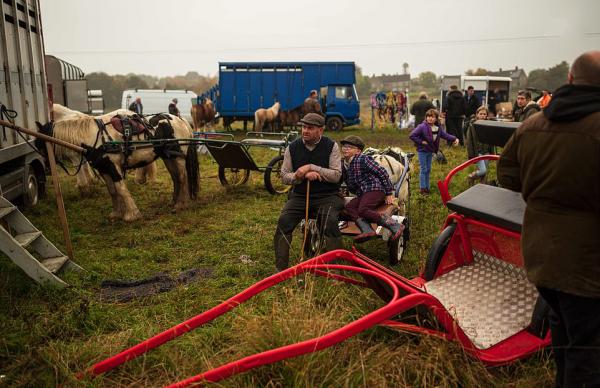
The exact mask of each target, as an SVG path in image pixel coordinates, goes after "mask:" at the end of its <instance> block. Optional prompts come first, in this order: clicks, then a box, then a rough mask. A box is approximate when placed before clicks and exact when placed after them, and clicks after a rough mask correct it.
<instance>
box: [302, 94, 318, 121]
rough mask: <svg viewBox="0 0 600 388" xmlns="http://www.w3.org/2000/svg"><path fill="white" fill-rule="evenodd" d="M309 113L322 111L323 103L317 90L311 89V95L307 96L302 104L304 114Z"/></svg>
mask: <svg viewBox="0 0 600 388" xmlns="http://www.w3.org/2000/svg"><path fill="white" fill-rule="evenodd" d="M309 113H319V114H320V113H321V104H320V103H319V95H318V94H317V91H316V90H311V91H310V95H309V96H308V97H306V99H305V100H304V103H303V104H302V114H303V115H307V114H309Z"/></svg>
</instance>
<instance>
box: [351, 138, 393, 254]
mask: <svg viewBox="0 0 600 388" xmlns="http://www.w3.org/2000/svg"><path fill="white" fill-rule="evenodd" d="M340 144H341V145H342V155H343V157H344V164H343V166H342V175H343V177H344V181H345V182H346V185H347V186H348V190H349V191H350V192H351V193H354V194H356V197H354V198H353V199H352V200H351V201H350V202H348V203H347V204H346V212H347V213H348V215H349V216H350V219H351V220H352V221H354V223H355V224H356V226H358V228H359V229H360V231H361V233H360V234H359V235H357V236H355V237H354V241H356V242H358V243H361V242H365V241H367V240H370V239H371V238H373V237H375V236H376V235H377V233H375V231H374V230H373V228H372V227H371V223H372V222H374V223H376V224H377V225H381V226H383V227H384V228H386V229H388V230H389V231H390V232H391V236H390V240H392V241H395V240H397V239H399V238H400V236H401V235H402V231H403V230H404V228H403V227H402V226H401V225H400V224H398V223H397V222H396V221H394V219H393V218H391V217H389V216H387V215H380V214H379V213H378V212H377V211H376V210H375V209H377V207H378V206H380V205H382V204H383V203H386V204H388V205H391V204H393V203H394V195H393V191H394V186H393V185H392V181H391V180H390V177H389V175H388V173H387V171H386V170H385V168H383V167H382V166H381V165H379V164H378V163H377V162H376V161H375V160H374V159H373V158H372V157H371V156H369V155H365V154H363V153H362V150H363V149H364V148H365V143H364V142H363V140H362V139H361V138H360V137H358V136H354V135H350V136H346V138H344V139H343V140H342V141H340ZM394 264H395V263H394Z"/></svg>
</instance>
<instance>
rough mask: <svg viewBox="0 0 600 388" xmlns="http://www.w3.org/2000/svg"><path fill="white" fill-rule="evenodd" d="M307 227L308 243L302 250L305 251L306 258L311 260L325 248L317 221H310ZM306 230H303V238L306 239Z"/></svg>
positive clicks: (305, 225)
mask: <svg viewBox="0 0 600 388" xmlns="http://www.w3.org/2000/svg"><path fill="white" fill-rule="evenodd" d="M306 227H308V234H307V236H306V243H305V244H304V246H303V247H302V249H304V256H305V257H307V258H309V257H314V256H316V255H318V254H319V253H320V251H321V247H322V246H323V244H322V241H323V239H322V236H321V233H320V232H319V228H318V226H317V220H313V219H311V220H308V226H307V224H306V223H305V224H304V228H306ZM304 228H303V229H302V238H304Z"/></svg>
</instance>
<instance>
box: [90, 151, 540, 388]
mask: <svg viewBox="0 0 600 388" xmlns="http://www.w3.org/2000/svg"><path fill="white" fill-rule="evenodd" d="M486 159H489V160H497V159H498V157H497V156H496V155H485V156H480V157H477V158H474V159H471V160H469V161H468V162H465V163H463V164H461V165H460V166H458V167H457V168H455V169H453V170H452V171H451V172H450V173H449V174H448V176H447V177H446V179H445V180H444V181H443V182H438V187H439V188H440V193H442V200H443V201H444V204H445V203H446V202H447V201H448V200H450V198H451V196H450V194H449V192H448V186H449V184H450V181H451V180H452V177H453V176H454V175H455V174H456V173H457V172H458V171H460V170H462V169H464V168H466V167H467V166H469V165H471V164H473V163H476V162H477V161H479V160H486ZM450 223H456V224H457V231H456V232H455V234H454V236H453V237H452V239H451V241H450V244H449V246H448V249H447V250H446V253H445V254H444V256H443V257H442V260H441V264H440V266H439V268H438V271H437V273H436V274H435V277H437V276H440V275H442V274H443V273H446V272H449V271H451V270H453V269H455V268H458V267H460V266H462V265H464V264H468V263H469V262H472V261H473V254H472V246H473V245H476V246H479V248H481V247H484V248H485V249H486V250H488V251H490V252H491V254H493V255H494V256H496V257H498V258H501V259H505V260H506V261H508V262H510V263H512V264H515V265H519V266H522V258H521V256H520V250H519V249H518V246H519V245H518V243H519V242H520V238H521V236H520V234H519V233H515V232H512V231H509V230H506V229H502V228H499V227H497V226H494V225H490V224H487V223H485V222H481V221H477V220H473V219H469V218H467V217H465V216H463V215H460V214H456V213H453V214H450V215H449V216H448V218H447V219H446V222H445V224H444V227H445V226H447V225H449V224H450ZM515 244H516V245H515ZM506 246H508V248H506ZM515 246H516V248H514V247H515ZM334 260H335V261H336V262H339V261H342V262H346V263H347V265H341V264H331V263H330V262H332V261H334ZM332 271H333V272H332ZM339 271H345V272H351V273H355V274H359V275H361V276H362V277H363V279H364V280H365V281H360V280H356V279H354V278H350V277H348V276H345V275H341V274H339V273H337V272H339ZM303 273H311V274H314V275H316V276H323V277H326V278H329V279H333V280H338V281H342V282H345V283H348V284H352V285H355V286H361V287H370V288H372V289H373V290H374V291H376V292H377V293H378V294H379V295H380V296H382V297H383V298H384V300H386V301H387V304H386V305H385V306H383V307H381V308H379V309H377V310H375V311H373V312H371V313H369V314H367V315H365V316H363V317H361V318H360V319H357V320H356V321H353V322H350V323H348V324H346V325H345V326H343V327H341V328H339V329H336V330H334V331H332V332H330V333H327V334H325V335H323V336H320V337H317V338H313V339H309V340H306V341H302V342H299V343H295V344H290V345H286V346H282V347H279V348H276V349H271V350H267V351H264V352H261V353H257V354H253V355H250V356H247V357H244V358H242V359H239V360H235V361H232V362H230V363H228V364H225V365H222V366H220V367H218V368H215V369H212V370H209V371H206V372H204V373H201V374H199V375H196V376H193V377H190V378H188V379H186V380H183V381H180V382H177V383H175V384H173V385H170V387H185V386H188V385H190V384H194V383H199V382H217V381H219V380H222V379H224V378H227V377H229V376H232V375H234V374H238V373H242V372H245V371H247V370H249V369H252V368H256V367H259V366H262V365H266V364H271V363H274V362H277V361H281V360H284V359H287V358H292V357H297V356H300V355H303V354H307V353H311V352H315V351H318V350H322V349H325V348H327V347H330V346H332V345H335V344H337V343H340V342H342V341H344V340H346V339H348V338H350V337H352V336H354V335H356V334H358V333H360V332H362V331H364V330H367V329H369V328H371V327H373V326H375V325H382V326H386V327H390V328H393V329H396V330H401V331H409V332H414V333H419V334H425V335H434V336H438V337H441V338H444V339H447V340H454V341H458V342H460V343H461V345H462V346H463V348H464V349H465V350H466V351H467V353H469V354H470V355H472V356H473V357H475V358H477V359H479V360H481V361H482V362H483V363H485V364H487V365H490V366H496V365H503V364H507V363H510V362H513V361H515V360H517V359H521V358H524V357H527V356H528V355H530V354H532V353H534V352H537V351H539V350H540V349H542V348H544V347H546V346H548V345H549V344H550V333H547V335H546V336H545V337H544V338H539V337H536V336H534V335H532V334H530V333H529V332H527V331H526V330H522V331H520V332H518V333H517V334H515V335H513V336H511V337H509V338H507V339H506V340H504V341H502V342H500V343H497V344H495V345H493V346H491V347H489V348H487V349H478V348H477V347H476V346H475V345H474V344H473V342H472V341H471V340H470V339H469V338H468V337H467V336H466V334H465V333H464V332H463V330H462V329H461V328H460V327H459V325H458V324H457V322H456V321H455V320H454V318H453V317H452V316H451V315H450V313H449V312H448V311H447V310H446V309H445V308H444V306H443V305H442V304H441V303H440V302H439V301H438V300H437V299H436V298H435V297H433V296H432V295H430V294H428V293H427V292H426V290H425V285H426V281H425V280H424V279H423V277H422V276H419V277H416V278H414V279H410V280H409V279H407V278H404V277H403V276H401V275H399V274H397V273H395V272H393V271H391V270H390V269H388V268H386V267H384V266H382V265H381V264H379V263H377V262H375V261H373V260H371V259H369V258H368V257H366V256H364V255H363V254H361V253H360V252H358V251H356V250H354V252H348V251H344V250H336V251H332V252H327V253H325V254H323V255H320V256H318V257H315V258H313V259H310V260H307V261H304V262H301V263H300V264H298V265H296V266H295V267H292V268H289V269H287V270H285V271H282V272H279V273H277V274H275V275H273V276H270V277H268V278H266V279H264V280H262V281H260V282H258V283H256V284H254V285H253V286H251V287H248V288H247V289H246V290H244V291H242V292H241V293H239V294H237V295H235V296H233V297H232V298H230V299H228V300H226V301H225V302H223V303H221V304H220V305H218V306H215V307H213V308H212V309H210V310H208V311H206V312H204V313H201V314H199V315H197V316H195V317H193V318H191V319H189V320H187V321H185V322H183V323H181V324H179V325H177V326H174V327H172V328H171V329H169V330H166V331H164V332H162V333H160V334H158V335H156V336H154V337H152V338H150V339H148V340H146V341H143V342H141V343H139V344H138V345H135V346H133V347H131V348H129V349H127V350H124V351H122V352H121V353H119V354H117V355H115V356H112V357H110V358H107V359H106V360H104V361H101V362H99V363H97V364H95V365H93V366H92V367H90V368H89V369H87V370H86V371H85V373H84V374H82V375H81V376H80V377H83V376H85V375H88V376H95V375H99V374H101V373H104V372H107V371H110V370H112V369H114V368H116V367H117V366H119V365H121V364H123V363H125V362H127V361H129V360H132V359H134V358H136V357H138V356H139V355H141V354H144V353H145V352H147V351H149V350H152V349H154V348H156V347H158V346H160V345H162V344H164V343H165V342H167V341H170V340H172V339H174V338H176V337H178V336H180V335H182V334H184V333H187V332H188V331H191V330H193V329H195V328H197V327H199V326H201V325H203V324H205V323H207V322H210V321H212V320H213V319H215V318H217V317H219V316H221V315H223V314H225V313H226V312H228V311H230V310H232V309H234V308H235V307H237V306H238V305H240V304H241V303H244V302H245V301H247V300H248V299H250V298H252V297H253V296H255V295H257V294H259V293H261V292H262V291H265V290H266V289H269V288H271V287H273V286H275V285H277V284H279V283H281V282H283V281H286V280H289V279H290V278H292V277H295V276H298V275H300V274H303ZM417 306H422V307H424V308H426V309H428V310H429V311H430V312H431V314H432V315H433V316H434V317H435V318H436V320H437V322H438V324H439V327H440V328H439V329H435V328H425V327H420V326H417V325H414V324H409V323H405V322H399V321H397V320H395V319H394V318H396V317H397V316H398V315H399V314H401V313H403V312H405V311H407V310H410V309H413V308H416V307H417Z"/></svg>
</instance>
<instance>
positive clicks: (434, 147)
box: [410, 109, 458, 194]
mask: <svg viewBox="0 0 600 388" xmlns="http://www.w3.org/2000/svg"><path fill="white" fill-rule="evenodd" d="M438 117H439V114H438V111H437V110H435V109H430V110H428V111H427V113H426V114H425V121H423V122H422V123H421V124H419V125H418V126H417V127H416V128H415V129H414V130H413V131H412V132H411V133H410V140H412V141H413V142H414V143H415V145H416V146H417V156H418V157H419V186H420V188H421V194H429V173H430V172H431V160H432V158H433V155H434V154H436V153H437V152H438V150H439V149H440V138H442V139H444V140H446V141H448V142H449V143H451V144H452V142H454V145H458V139H457V138H456V137H455V136H452V135H450V134H449V133H446V132H445V131H444V130H443V121H442V120H439V121H438Z"/></svg>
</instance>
